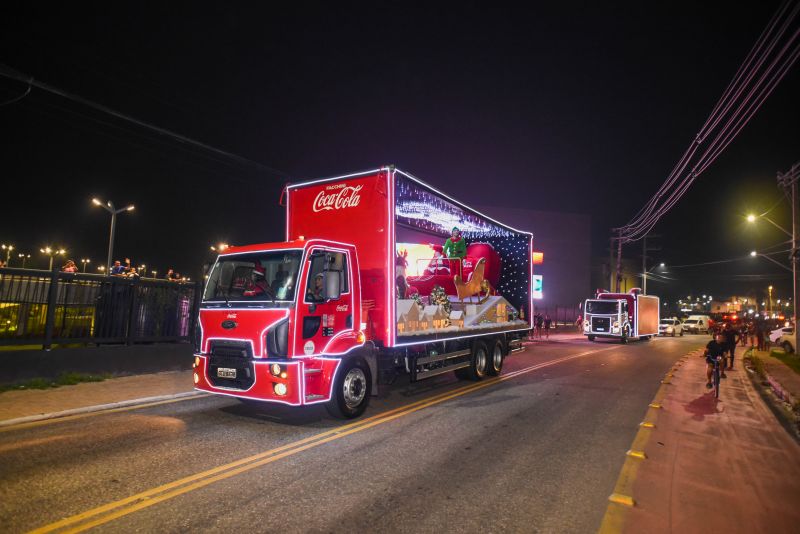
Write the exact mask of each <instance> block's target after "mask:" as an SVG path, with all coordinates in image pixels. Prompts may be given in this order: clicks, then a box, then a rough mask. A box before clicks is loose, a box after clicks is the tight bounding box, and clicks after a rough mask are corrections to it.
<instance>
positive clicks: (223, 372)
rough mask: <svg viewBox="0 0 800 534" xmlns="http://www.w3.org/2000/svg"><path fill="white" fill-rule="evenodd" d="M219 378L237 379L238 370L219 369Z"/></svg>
mask: <svg viewBox="0 0 800 534" xmlns="http://www.w3.org/2000/svg"><path fill="white" fill-rule="evenodd" d="M217 377H218V378H236V369H231V368H229V367H217Z"/></svg>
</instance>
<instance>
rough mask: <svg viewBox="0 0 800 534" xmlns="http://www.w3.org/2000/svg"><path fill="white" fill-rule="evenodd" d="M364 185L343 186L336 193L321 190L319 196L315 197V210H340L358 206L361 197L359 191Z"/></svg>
mask: <svg viewBox="0 0 800 534" xmlns="http://www.w3.org/2000/svg"><path fill="white" fill-rule="evenodd" d="M363 187H364V186H363V185H357V186H355V187H353V186H341V188H340V189H339V190H338V191H336V192H335V193H331V194H325V191H320V192H319V194H318V195H317V198H315V199H314V206H313V209H314V211H315V212H319V211H325V210H338V209H342V208H353V207H355V206H358V203H359V201H361V197H360V196H359V195H358V192H359V191H361V188H363Z"/></svg>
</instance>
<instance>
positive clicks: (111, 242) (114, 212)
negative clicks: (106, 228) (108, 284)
mask: <svg viewBox="0 0 800 534" xmlns="http://www.w3.org/2000/svg"><path fill="white" fill-rule="evenodd" d="M92 203H93V204H94V205H95V206H100V207H101V208H103V209H104V210H106V211H107V212H109V213H110V214H111V234H110V236H109V238H108V258H107V260H106V268H107V269H108V273H107V274H111V265H112V263H111V256H112V255H113V252H114V230H115V229H116V226H117V215H118V214H120V213H122V212H123V211H133V209H134V205H133V204H131V205H130V206H127V207H125V208H120V209H116V208H115V207H114V203H113V202H111V201H110V200H109V201H107V202H106V203H105V204H103V203H102V202H100V201H99V200H98V199H96V198H93V199H92Z"/></svg>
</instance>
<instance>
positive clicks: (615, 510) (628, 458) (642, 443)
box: [598, 349, 703, 534]
mask: <svg viewBox="0 0 800 534" xmlns="http://www.w3.org/2000/svg"><path fill="white" fill-rule="evenodd" d="M702 350H703V349H697V350H693V351H691V352H689V353H687V354H685V355H684V356H681V358H679V359H678V360H677V361H676V362H675V363H674V364H673V365H672V366H670V370H669V371H667V373H666V375H665V376H664V378H663V379H662V380H661V385H660V386H659V388H658V390H657V391H656V394H655V397H653V400H652V401H650V404H649V405H648V407H647V412H645V416H644V420H643V421H642V422H641V423H639V431H638V432H636V436H635V437H634V438H633V443H631V447H630V449H629V450H628V452H627V453H625V463H623V464H622V469H621V470H620V472H619V478H617V483H616V484H615V485H614V491H613V493H611V495H609V497H608V505H607V507H606V513H605V514H604V515H603V521H602V522H601V523H600V529H599V530H598V533H599V534H611V533H619V532H622V530H623V526H624V524H625V519H626V517H627V515H628V511H629V510H630V509H631V508H633V507H635V506H636V499H635V498H634V495H633V485H634V482H635V480H636V475H637V472H638V471H639V466H640V465H642V462H644V461H646V460H647V454H646V453H645V448H646V446H647V443H648V441H650V436H651V435H652V433H653V431H654V430H655V428H656V424H657V422H658V414H659V413H660V412H661V411H662V410H663V400H664V397H666V396H667V391H668V386H669V385H670V384H671V382H672V379H673V376H674V375H673V373H674V372H675V371H676V370H677V369H678V368H679V367H680V366H682V365H683V363H684V362H685V361H686V360H688V359H689V358H691V357H692V356H697V354H698V352H702Z"/></svg>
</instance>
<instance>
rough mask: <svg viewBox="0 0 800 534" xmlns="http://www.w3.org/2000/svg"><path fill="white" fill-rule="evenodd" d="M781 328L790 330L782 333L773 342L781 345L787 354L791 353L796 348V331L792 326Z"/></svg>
mask: <svg viewBox="0 0 800 534" xmlns="http://www.w3.org/2000/svg"><path fill="white" fill-rule="evenodd" d="M783 330H790V331H789V332H784V333H782V334H781V336H780V337H779V338H778V340H777V341H776V342H775V344H777V345H780V346H781V347H783V350H784V351H786V353H787V354H792V353H793V352H794V351H795V349H796V348H797V333H796V332H795V331H794V328H791V327H789V328H783Z"/></svg>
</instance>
